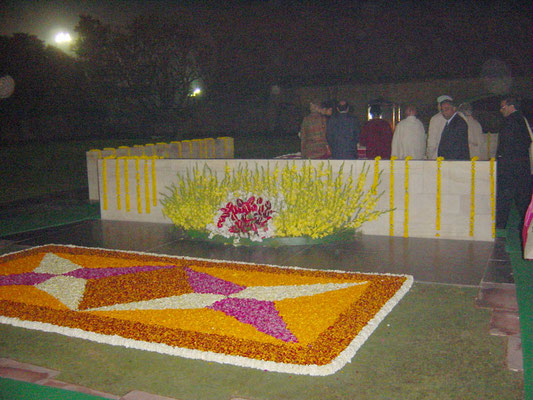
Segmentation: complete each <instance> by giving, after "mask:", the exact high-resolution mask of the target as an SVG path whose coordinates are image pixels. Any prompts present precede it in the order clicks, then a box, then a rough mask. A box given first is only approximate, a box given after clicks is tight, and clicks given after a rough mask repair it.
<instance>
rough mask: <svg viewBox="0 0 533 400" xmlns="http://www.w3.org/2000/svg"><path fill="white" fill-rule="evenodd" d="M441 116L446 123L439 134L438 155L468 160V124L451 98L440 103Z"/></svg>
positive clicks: (448, 158) (450, 158)
mask: <svg viewBox="0 0 533 400" xmlns="http://www.w3.org/2000/svg"><path fill="white" fill-rule="evenodd" d="M440 109H441V113H442V116H443V117H444V119H446V125H445V126H444V129H443V130H442V133H441V135H440V142H439V147H438V152H437V154H438V156H439V157H444V159H445V160H470V151H469V150H468V125H467V124H466V121H465V120H464V119H463V118H462V117H461V116H460V115H459V113H458V112H457V107H455V104H454V103H453V102H452V101H451V100H444V101H443V102H441V103H440Z"/></svg>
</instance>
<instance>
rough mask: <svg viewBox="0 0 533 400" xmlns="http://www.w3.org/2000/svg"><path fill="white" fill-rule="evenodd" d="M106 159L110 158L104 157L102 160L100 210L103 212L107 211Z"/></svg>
mask: <svg viewBox="0 0 533 400" xmlns="http://www.w3.org/2000/svg"><path fill="white" fill-rule="evenodd" d="M107 158H112V157H105V158H104V159H103V160H102V191H103V194H102V197H103V201H102V203H103V204H102V208H103V209H104V210H107Z"/></svg>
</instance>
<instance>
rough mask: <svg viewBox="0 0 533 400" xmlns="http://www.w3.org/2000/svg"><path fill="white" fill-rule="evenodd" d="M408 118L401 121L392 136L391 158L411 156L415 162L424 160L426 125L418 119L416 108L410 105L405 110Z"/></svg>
mask: <svg viewBox="0 0 533 400" xmlns="http://www.w3.org/2000/svg"><path fill="white" fill-rule="evenodd" d="M405 112H406V114H407V117H406V118H405V119H403V120H401V121H400V122H399V123H398V125H396V129H394V135H393V136H392V150H391V156H394V157H396V158H398V159H401V160H403V159H405V158H406V157H408V156H411V157H412V158H413V159H414V160H423V159H424V158H425V155H426V131H425V130H424V125H423V124H422V122H421V121H420V120H419V119H418V118H417V117H416V107H415V106H413V105H411V104H409V105H408V106H407V107H406V108H405Z"/></svg>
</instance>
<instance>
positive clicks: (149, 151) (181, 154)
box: [86, 137, 234, 202]
mask: <svg viewBox="0 0 533 400" xmlns="http://www.w3.org/2000/svg"><path fill="white" fill-rule="evenodd" d="M152 156H157V157H159V158H169V159H177V158H179V159H183V158H194V159H196V158H223V159H227V158H233V157H234V142H233V138H231V137H218V138H216V139H214V138H207V139H194V140H183V141H181V142H170V143H156V144H153V143H147V144H145V145H135V146H133V147H128V146H120V147H119V148H118V149H114V148H105V149H103V150H98V149H93V150H89V151H88V152H87V153H86V159H87V183H88V186H89V200H90V201H95V202H96V201H99V200H100V195H99V192H100V189H99V187H98V165H97V164H98V160H99V159H103V158H106V157H108V158H113V157H118V158H120V157H152Z"/></svg>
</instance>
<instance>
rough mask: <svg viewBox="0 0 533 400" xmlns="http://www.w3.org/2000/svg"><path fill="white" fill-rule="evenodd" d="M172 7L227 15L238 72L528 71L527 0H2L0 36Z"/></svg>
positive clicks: (397, 75) (49, 32)
mask: <svg viewBox="0 0 533 400" xmlns="http://www.w3.org/2000/svg"><path fill="white" fill-rule="evenodd" d="M178 4H180V6H178ZM214 4H216V6H214ZM220 4H223V6H220ZM178 7H186V8H187V9H188V10H189V11H191V12H196V13H198V14H200V13H202V12H201V11H200V10H202V9H203V10H206V9H207V10H209V12H211V13H212V15H217V16H218V15H220V14H222V13H226V19H225V21H226V22H225V23H226V24H227V25H225V29H230V30H233V32H232V39H230V40H226V41H224V44H223V45H224V46H226V47H225V48H224V49H222V50H223V51H221V54H223V55H225V56H226V57H227V58H228V61H231V60H232V59H238V60H240V63H239V67H238V68H239V73H240V74H241V75H243V76H245V75H247V74H248V75H249V76H254V74H255V73H256V71H257V70H260V71H261V72H262V74H263V75H264V76H266V75H269V74H270V75H272V74H275V75H276V76H285V77H288V78H295V77H302V76H304V77H307V78H309V77H312V76H319V77H320V76H322V77H324V76H339V77H344V78H345V77H353V76H356V77H357V78H356V79H359V80H374V81H386V80H405V79H413V78H430V77H444V76H475V75H479V74H481V73H482V70H483V66H484V65H486V64H487V63H488V62H492V60H498V62H500V64H501V65H504V66H506V68H507V69H508V70H509V71H510V72H511V73H512V74H513V75H524V74H531V65H532V60H531V49H532V39H531V33H532V24H531V21H532V2H531V1H523V0H514V1H511V0H484V1H479V0H462V1H453V0H446V1H445V0H433V1H424V0H419V1H414V0H404V1H399V2H392V1H384V0H366V1H363V0H360V1H342V0H339V1H336V2H325V1H324V2H319V1H294V0H293V1H289V0H287V1H282V0H271V1H259V0H257V1H244V0H242V1H225V2H217V1H202V2H199V1H193V0H189V1H184V0H180V1H176V0H173V1H163V0H159V1H137V0H103V1H97V0H89V1H82V0H79V1H73V0H63V1H56V0H41V1H29V0H8V1H5V0H4V1H3V2H2V5H1V6H0V34H2V35H9V34H12V33H14V32H24V33H30V34H35V35H37V36H38V37H39V38H40V39H42V40H45V41H46V42H47V43H52V39H53V36H54V35H55V33H57V32H58V31H60V30H67V31H69V32H70V33H71V34H72V33H73V28H74V26H75V25H76V23H77V22H78V16H79V15H80V14H89V15H91V16H93V17H96V18H98V19H100V20H101V21H102V22H104V23H115V24H124V23H126V22H129V21H131V19H132V18H133V17H134V16H136V15H139V14H146V13H166V14H168V13H170V12H172V11H176V10H177V9H178ZM221 7H222V8H221ZM202 14H205V13H202ZM228 21H229V23H228ZM243 43H247V44H248V45H247V46H244V45H243ZM265 59H268V60H269V62H268V63H265V62H264V60H265ZM265 65H268V67H266V66H265ZM268 68H270V69H268Z"/></svg>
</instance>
